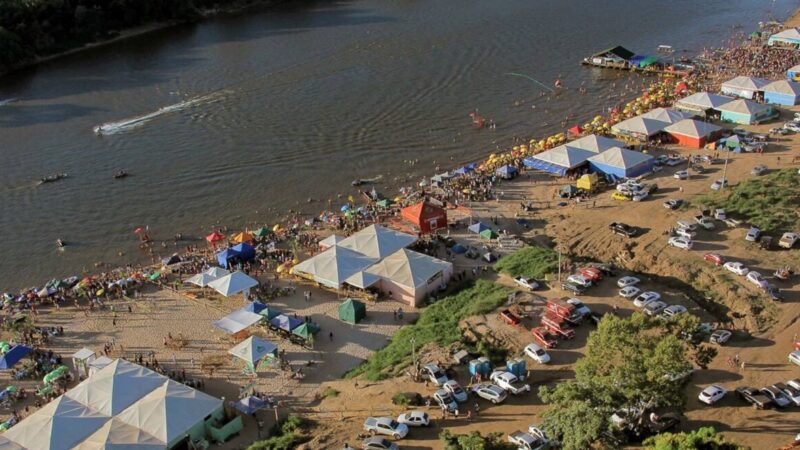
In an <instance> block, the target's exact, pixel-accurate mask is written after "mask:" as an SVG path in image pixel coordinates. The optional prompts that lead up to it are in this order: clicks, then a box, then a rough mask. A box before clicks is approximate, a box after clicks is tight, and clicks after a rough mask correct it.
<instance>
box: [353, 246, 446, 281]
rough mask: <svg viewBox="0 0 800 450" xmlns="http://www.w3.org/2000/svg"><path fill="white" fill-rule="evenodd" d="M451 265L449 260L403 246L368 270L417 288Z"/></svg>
mask: <svg viewBox="0 0 800 450" xmlns="http://www.w3.org/2000/svg"><path fill="white" fill-rule="evenodd" d="M451 267H453V265H452V264H451V263H449V262H446V261H442V260H440V259H436V258H433V257H431V256H428V255H423V254H422V253H417V252H414V251H411V250H408V249H405V248H403V249H400V250H398V251H397V252H395V253H393V254H391V255H389V256H388V257H386V258H384V259H383V260H382V261H381V262H379V263H377V264H375V265H374V266H372V267H370V268H369V269H367V272H369V273H372V274H375V275H377V276H379V277H381V278H384V279H387V280H390V281H392V282H394V283H397V284H399V285H401V286H406V287H409V288H412V289H416V288H418V287H421V286H426V285H427V284H428V280H430V279H431V278H433V277H434V276H436V274H438V273H440V272H442V271H444V270H447V269H450V268H451Z"/></svg>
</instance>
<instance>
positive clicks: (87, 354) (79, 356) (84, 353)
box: [0, 347, 97, 450]
mask: <svg viewBox="0 0 800 450" xmlns="http://www.w3.org/2000/svg"><path fill="white" fill-rule="evenodd" d="M95 359H97V355H95V353H94V350H90V349H88V348H86V347H84V348H82V349H80V350H78V351H77V352H75V353H73V354H72V365H73V366H75V369H76V370H77V371H78V372H79V373H80V374H81V375H82V376H84V377H86V376H89V364H90V363H91V362H92V361H94V360H95ZM0 450H2V449H0Z"/></svg>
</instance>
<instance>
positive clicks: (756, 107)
mask: <svg viewBox="0 0 800 450" xmlns="http://www.w3.org/2000/svg"><path fill="white" fill-rule="evenodd" d="M718 109H719V110H720V111H722V112H730V113H734V114H748V115H756V114H758V113H761V112H763V111H766V110H768V109H772V108H771V107H770V106H767V105H765V104H763V103H756V102H753V101H750V100H745V99H739V100H734V101H732V102H730V103H726V104H724V105H722V106H720V107H719V108H718ZM723 119H724V117H723Z"/></svg>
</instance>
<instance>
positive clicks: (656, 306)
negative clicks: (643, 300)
mask: <svg viewBox="0 0 800 450" xmlns="http://www.w3.org/2000/svg"><path fill="white" fill-rule="evenodd" d="M666 308H667V304H666V303H664V302H662V301H661V300H656V301H654V302H650V303H648V304H646V305H644V313H645V314H647V315H648V316H656V315H658V314H660V313H661V312H662V311H664V310H665V309H666Z"/></svg>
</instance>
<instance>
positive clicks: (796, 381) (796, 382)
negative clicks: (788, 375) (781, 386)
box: [786, 378, 800, 390]
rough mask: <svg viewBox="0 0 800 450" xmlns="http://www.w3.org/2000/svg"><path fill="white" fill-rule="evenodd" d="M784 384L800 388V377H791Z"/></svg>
mask: <svg viewBox="0 0 800 450" xmlns="http://www.w3.org/2000/svg"><path fill="white" fill-rule="evenodd" d="M786 384H788V385H789V386H791V387H793V388H795V389H797V390H800V378H793V379H791V380H789V381H787V382H786Z"/></svg>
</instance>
